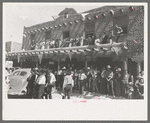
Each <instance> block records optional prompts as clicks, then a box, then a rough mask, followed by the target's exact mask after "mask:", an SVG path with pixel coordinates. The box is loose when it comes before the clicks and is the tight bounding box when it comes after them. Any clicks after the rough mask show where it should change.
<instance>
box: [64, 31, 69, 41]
mask: <svg viewBox="0 0 150 123" xmlns="http://www.w3.org/2000/svg"><path fill="white" fill-rule="evenodd" d="M68 37H70V34H69V31H65V32H63V39H65V38H68Z"/></svg>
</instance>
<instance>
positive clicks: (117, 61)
mask: <svg viewBox="0 0 150 123" xmlns="http://www.w3.org/2000/svg"><path fill="white" fill-rule="evenodd" d="M58 16H59V17H58V18H57V19H55V20H54V21H49V22H46V23H42V24H37V25H34V26H30V27H24V32H23V33H24V34H23V45H22V46H23V48H24V49H25V51H21V52H12V53H9V54H7V56H8V59H9V60H10V59H11V60H13V61H14V65H15V63H16V65H18V64H17V63H19V64H20V65H21V66H22V67H35V66H38V65H41V64H42V65H45V66H51V67H53V68H58V69H59V68H60V66H61V65H65V66H67V67H69V66H72V67H75V68H77V67H79V68H82V67H84V66H91V65H94V66H96V67H98V68H99V69H101V68H102V67H104V66H106V65H107V64H110V65H111V66H112V67H115V66H118V67H121V68H122V69H124V70H128V72H131V73H132V74H134V75H137V74H138V72H139V71H140V69H143V51H142V50H141V49H143V42H144V7H143V6H133V7H132V6H104V7H101V8H97V9H92V10H89V11H86V12H83V13H77V12H76V11H75V10H74V9H72V8H66V9H65V10H63V11H62V12H60V13H59V14H58ZM116 25H117V27H118V28H121V29H122V32H121V33H120V34H119V36H118V35H117V34H116V28H117V27H116ZM112 30H113V32H114V35H115V36H116V37H117V40H116V41H115V43H113V44H110V43H107V44H100V45H98V46H97V45H88V44H86V45H83V46H72V47H55V48H45V49H41V48H37V49H36V50H31V46H32V44H33V43H34V44H35V45H40V44H41V43H42V42H44V43H45V44H46V43H47V42H48V41H51V40H55V41H56V40H63V39H65V38H68V37H69V38H76V37H78V36H79V35H80V36H83V39H85V38H87V37H88V36H89V35H94V36H95V38H99V39H100V40H103V37H104V36H105V35H106V34H107V33H110V31H112ZM131 66H132V67H131ZM137 66H138V67H137ZM139 66H140V67H139Z"/></svg>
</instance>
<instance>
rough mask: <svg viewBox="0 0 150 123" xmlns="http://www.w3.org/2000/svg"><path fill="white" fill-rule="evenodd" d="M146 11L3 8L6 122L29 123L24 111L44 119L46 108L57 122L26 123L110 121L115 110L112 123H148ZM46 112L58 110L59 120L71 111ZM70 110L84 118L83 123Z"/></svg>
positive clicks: (110, 6) (142, 6)
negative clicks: (121, 121) (127, 122)
mask: <svg viewBox="0 0 150 123" xmlns="http://www.w3.org/2000/svg"><path fill="white" fill-rule="evenodd" d="M147 9H148V8H147V3H134V2H133V3H109V2H108V3H100V2H99V3H94V2H93V3H65V2H62V3H51V2H49V3H36V2H33V3H32V2H31V3H28V2H25V3H23V2H22V3H15V2H14V3H13V2H12V3H3V76H4V77H3V78H4V79H3V82H2V83H3V105H4V108H3V118H4V119H5V120H7V119H8V120H9V119H15V118H16V120H20V119H21V120H22V119H25V115H24V116H22V115H21V114H20V113H21V111H19V108H21V107H23V109H25V107H28V106H30V108H31V112H32V111H35V112H36V111H38V112H37V113H39V110H37V109H38V107H40V108H41V106H42V104H43V108H42V110H41V113H42V112H43V111H44V109H46V111H49V110H48V109H50V110H52V111H51V112H52V114H53V115H52V116H51V117H49V118H48V117H47V115H45V116H44V115H43V114H42V115H41V117H39V116H40V115H39V114H38V115H37V116H34V115H36V113H34V115H33V118H31V115H30V116H29V115H26V117H27V119H39V120H44V118H45V120H52V119H53V120H60V119H65V120H70V119H71V117H70V115H71V116H72V119H77V120H80V119H81V120H83V119H85V118H86V120H91V119H92V120H94V119H95V120H98V119H99V120H100V119H102V120H106V119H107V118H106V117H108V116H109V114H110V112H111V111H110V112H109V110H112V112H115V110H116V112H117V111H119V112H117V113H116V114H115V113H113V114H112V116H110V117H109V118H108V119H107V120H109V119H113V120H114V119H116V120H119V119H126V120H127V119H132V118H133V119H134V120H136V119H135V118H136V117H137V120H141V119H142V120H143V119H145V120H146V117H147V114H146V110H147V102H145V101H147V89H148V88H147V87H148V86H147V82H148V80H147V69H148V67H147V57H148V56H147V53H148V51H147V49H148V40H147V24H148V23H147V20H148V19H147V16H148V14H147ZM58 102H59V105H58V104H57V103H58ZM114 102H115V104H114ZM26 103H28V104H26ZM64 103H65V104H64ZM101 103H102V104H101ZM109 103H110V104H111V105H112V106H110V105H109ZM134 103H135V105H134ZM19 104H20V105H19ZM47 104H48V105H51V104H52V105H54V104H56V107H57V110H58V112H57V113H61V111H64V110H63V108H64V107H67V104H68V108H66V111H68V112H67V114H66V115H62V114H61V115H57V116H54V114H57V113H56V112H55V111H53V110H56V109H55V108H50V107H49V108H48V107H47V108H46V105H47ZM79 104H80V105H79ZM123 104H124V106H125V107H126V106H129V105H130V104H132V105H133V106H131V108H129V109H128V110H127V108H125V107H123V108H124V109H121V108H122V107H121V105H123ZM128 104H129V105H128ZM27 105H28V106H27ZM69 105H73V106H74V105H75V106H74V108H77V107H78V108H79V109H80V110H81V113H83V112H84V111H85V112H84V115H85V116H82V117H81V116H80V117H78V118H77V116H78V114H80V113H79V112H78V114H76V113H75V112H76V111H75V109H74V108H69ZM81 105H83V106H81ZM108 105H109V106H108ZM136 105H137V106H138V105H140V106H141V107H137V106H136ZM14 106H16V107H14ZM34 106H36V108H37V109H35V107H34ZM73 106H72V107H73ZM80 106H81V108H80ZM92 106H93V110H94V111H93V110H91V111H92V112H94V113H95V114H94V113H93V114H92V115H89V113H90V111H89V110H90V109H91V108H92ZM119 106H120V107H119ZM17 107H18V108H17ZM32 107H33V109H32ZM44 107H45V108H44ZM51 107H52V106H51ZM86 107H87V108H89V107H90V109H89V110H88V111H86V110H87V109H85V108H86ZM99 107H100V110H101V113H100V116H99V115H98V114H97V112H98V111H99V110H98V108H99ZM104 107H107V108H106V109H105V108H104ZM109 107H110V108H109ZM96 108H97V110H98V111H95V109H96ZM111 108H112V109H111ZM142 108H143V109H142ZM27 109H29V108H27ZM71 109H72V112H74V113H73V114H71ZM9 110H10V112H11V113H12V112H14V114H10V112H9ZM20 110H22V108H21V109H20ZM80 110H79V111H80ZM103 110H105V111H103ZM130 110H131V112H130ZM133 110H134V113H132V112H133ZM140 110H141V114H138V112H140ZM15 111H16V113H19V114H18V115H17V114H15ZM22 111H23V110H22ZM107 111H108V112H109V113H108V116H107V115H105V114H106V112H107ZM142 111H143V113H142ZM28 112H30V110H28ZM31 112H30V113H31ZM69 112H70V114H69ZM86 112H87V114H86ZM122 112H128V113H129V112H130V113H129V115H127V116H125V115H123V114H121V113H122ZM25 113H27V112H26V109H25ZM103 113H104V114H103ZM31 114H32V113H31ZM131 114H132V115H134V116H132V115H131ZM137 114H138V115H137ZM13 115H14V116H13ZM49 115H50V114H49ZM103 115H104V116H103ZM117 115H121V117H119V118H118V117H117ZM17 117H18V119H17ZM42 117H44V118H42ZM95 117H97V118H95Z"/></svg>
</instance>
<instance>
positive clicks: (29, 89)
mask: <svg viewBox="0 0 150 123" xmlns="http://www.w3.org/2000/svg"><path fill="white" fill-rule="evenodd" d="M27 81H28V85H27V96H28V97H29V98H32V97H33V88H34V81H35V75H34V74H31V75H30V76H29V77H28V78H27Z"/></svg>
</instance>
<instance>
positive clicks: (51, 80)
mask: <svg viewBox="0 0 150 123" xmlns="http://www.w3.org/2000/svg"><path fill="white" fill-rule="evenodd" d="M55 82H56V78H55V75H54V74H53V73H52V70H48V75H47V92H48V96H49V99H52V94H51V91H52V87H54V86H55Z"/></svg>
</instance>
